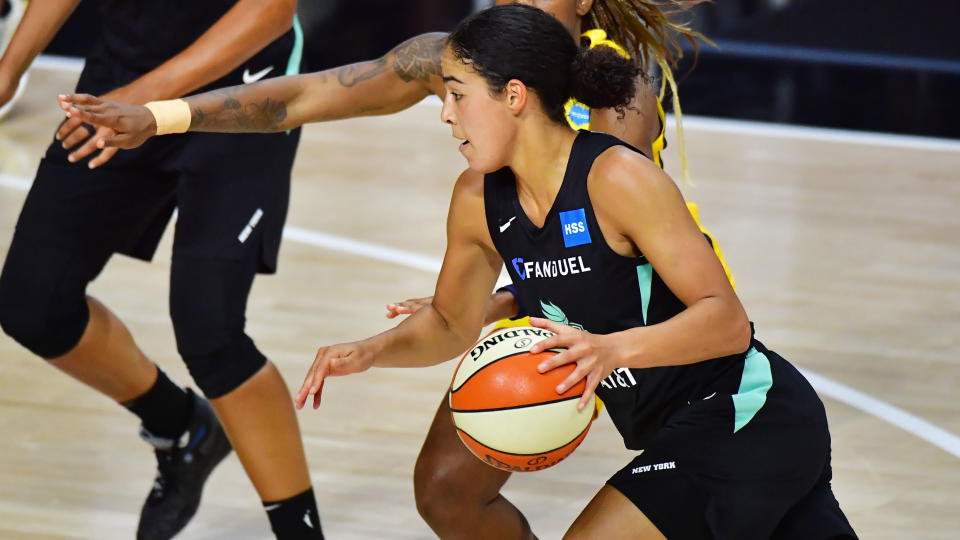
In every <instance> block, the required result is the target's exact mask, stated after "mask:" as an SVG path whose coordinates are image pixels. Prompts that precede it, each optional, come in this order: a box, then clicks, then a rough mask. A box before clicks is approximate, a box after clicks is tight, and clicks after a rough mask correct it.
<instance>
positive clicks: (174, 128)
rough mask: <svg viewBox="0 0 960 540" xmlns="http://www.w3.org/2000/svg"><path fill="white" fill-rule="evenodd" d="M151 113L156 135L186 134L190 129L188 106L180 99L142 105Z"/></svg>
mask: <svg viewBox="0 0 960 540" xmlns="http://www.w3.org/2000/svg"><path fill="white" fill-rule="evenodd" d="M144 107H146V108H147V109H150V112H151V113H153V118H154V120H155V121H156V123H157V135H167V134H171V133H186V131H187V130H188V129H190V120H191V114H190V105H189V104H187V102H186V101H184V100H182V99H168V100H164V101H151V102H149V103H147V104H145V105H144Z"/></svg>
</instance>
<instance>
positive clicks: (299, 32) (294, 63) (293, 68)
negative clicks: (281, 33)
mask: <svg viewBox="0 0 960 540" xmlns="http://www.w3.org/2000/svg"><path fill="white" fill-rule="evenodd" d="M302 58H303V28H301V27H300V18H299V17H297V16H296V15H294V16H293V49H292V50H291V51H290V59H289V60H287V71H286V72H285V74H286V75H299V74H300V60H301V59H302Z"/></svg>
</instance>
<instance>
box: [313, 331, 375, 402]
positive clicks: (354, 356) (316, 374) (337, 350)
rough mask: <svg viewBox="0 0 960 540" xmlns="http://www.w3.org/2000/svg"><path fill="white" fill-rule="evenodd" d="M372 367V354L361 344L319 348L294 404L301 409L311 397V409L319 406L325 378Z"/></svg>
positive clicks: (343, 344)
mask: <svg viewBox="0 0 960 540" xmlns="http://www.w3.org/2000/svg"><path fill="white" fill-rule="evenodd" d="M372 365H373V354H370V352H369V351H368V350H367V349H366V348H365V347H364V345H363V342H355V343H342V344H340V345H332V346H330V347H320V350H319V351H317V357H316V359H314V361H313V366H311V367H310V370H309V371H308V372H307V376H306V377H305V378H304V379H303V385H302V386H301V387H300V391H299V392H297V397H296V398H294V402H295V403H296V404H297V409H302V408H303V406H304V405H305V404H306V402H307V398H308V397H309V396H310V395H311V394H312V395H313V408H314V409H316V408H318V407H319V406H320V393H321V392H322V391H323V382H324V380H325V379H326V378H327V377H336V376H341V375H349V374H351V373H359V372H361V371H366V370H367V369H369V368H370V366H372Z"/></svg>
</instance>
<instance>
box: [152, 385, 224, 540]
mask: <svg viewBox="0 0 960 540" xmlns="http://www.w3.org/2000/svg"><path fill="white" fill-rule="evenodd" d="M187 391H188V392H190V398H191V399H192V401H193V412H192V413H191V415H190V423H189V424H187V430H186V431H184V432H183V435H181V436H180V438H179V440H174V439H166V438H163V437H156V436H154V435H152V434H151V433H150V432H148V431H147V430H146V429H144V428H143V426H141V427H140V437H142V438H143V440H145V441H147V442H148V443H150V445H151V446H153V447H154V448H155V449H156V450H155V453H156V454H157V478H156V480H154V482H153V489H151V490H150V494H149V495H147V501H146V502H145V503H144V505H143V510H142V511H141V512H140V526H139V527H137V540H167V539H169V538H173V536H174V535H175V534H177V533H178V532H180V530H181V529H183V528H184V527H186V525H187V523H188V522H189V521H190V518H192V517H193V515H194V514H195V513H196V512H197V507H198V506H200V495H201V494H202V493H203V485H204V483H205V482H206V481H207V476H209V475H210V472H211V471H213V468H214V467H216V466H217V464H218V463H220V462H221V461H223V458H225V457H227V454H229V453H230V451H231V449H232V448H231V447H230V441H229V440H227V434H226V433H224V431H223V428H222V427H221V426H220V421H219V420H217V416H216V415H215V414H214V412H213V409H212V408H210V403H208V402H207V400H205V399H203V398H201V397H200V396H198V395H196V394H195V393H193V391H192V390H187Z"/></svg>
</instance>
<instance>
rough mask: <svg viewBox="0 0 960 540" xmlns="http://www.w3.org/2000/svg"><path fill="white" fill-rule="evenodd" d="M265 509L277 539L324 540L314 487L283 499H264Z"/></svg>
mask: <svg viewBox="0 0 960 540" xmlns="http://www.w3.org/2000/svg"><path fill="white" fill-rule="evenodd" d="M263 509H264V510H266V511H267V517H268V518H270V528H271V529H273V534H274V535H275V536H276V537H277V540H288V539H289V540H301V539H307V538H309V539H319V540H323V532H322V531H321V530H320V514H319V512H317V500H316V499H315V498H314V497H313V488H310V489H308V490H306V491H304V492H303V493H301V494H299V495H294V496H293V497H290V498H289V499H284V500H282V501H274V502H267V501H264V502H263Z"/></svg>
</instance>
